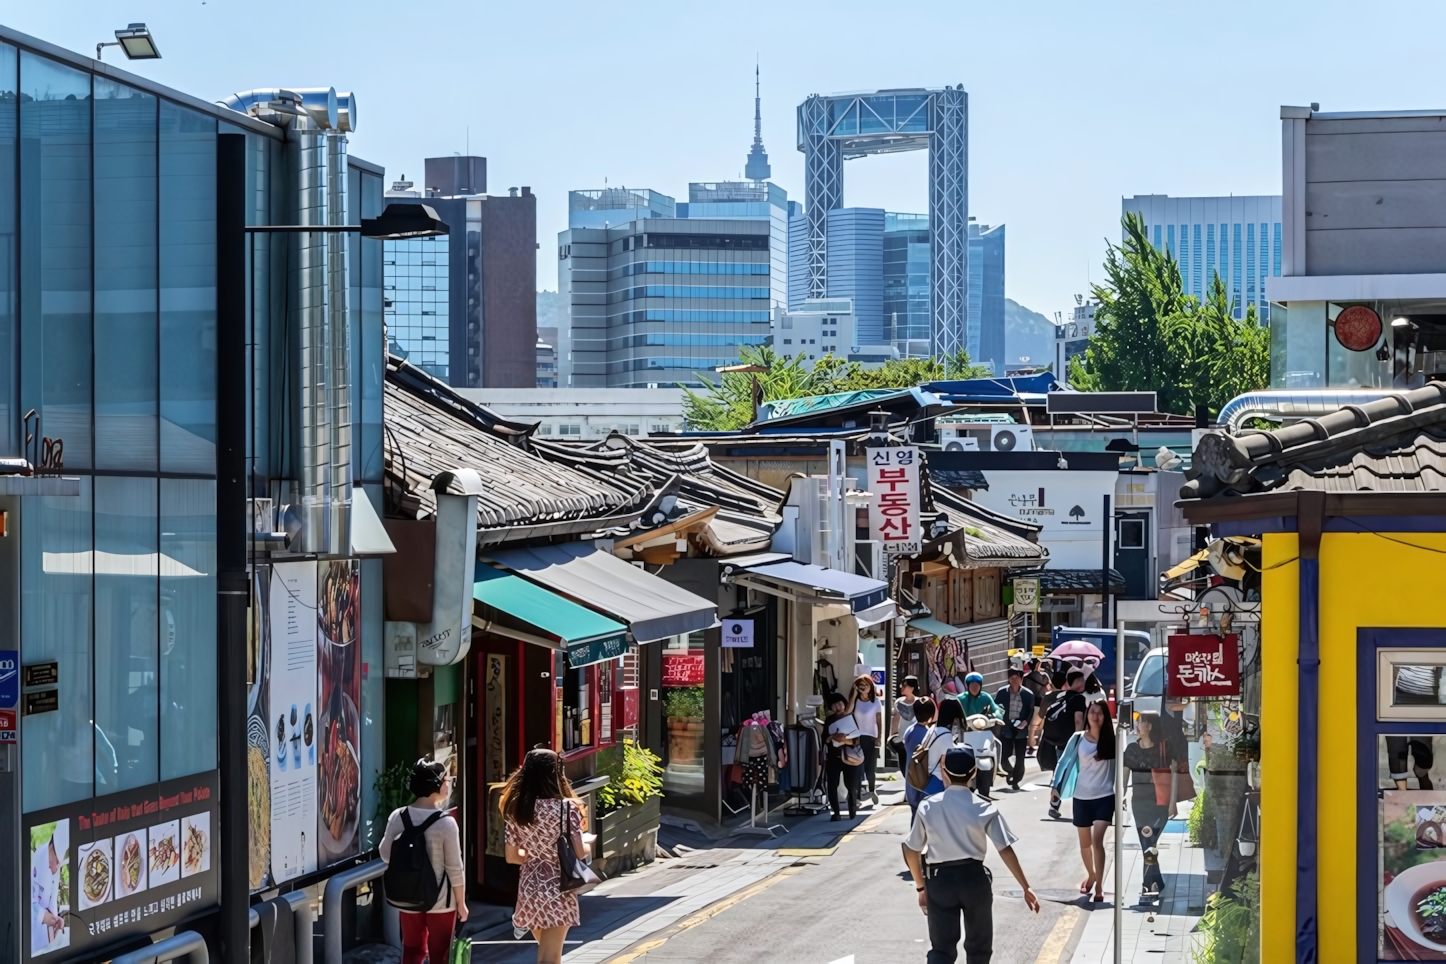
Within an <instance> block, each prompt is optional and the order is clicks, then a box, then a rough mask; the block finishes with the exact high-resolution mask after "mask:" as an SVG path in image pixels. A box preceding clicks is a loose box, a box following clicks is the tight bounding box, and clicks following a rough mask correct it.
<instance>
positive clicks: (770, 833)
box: [728, 783, 788, 837]
mask: <svg viewBox="0 0 1446 964" xmlns="http://www.w3.org/2000/svg"><path fill="white" fill-rule="evenodd" d="M768 813H769V808H768V788H767V787H764V788H763V821H764V822H763V823H761V824H760V823H759V822H758V784H756V783H755V784H753V786H752V788H751V793H750V795H749V801H748V825H747V826H746V827H738V828H736V829H734V831H733V832H732V833H730V834H729V835H728V836H730V837H738V836H743V835H747V836H750V837H776V836H778V833H777V831H779V830H782V831H783V832H784V833H788V828H787V827H785V826H784V825H783V824H781V823H769V822H768Z"/></svg>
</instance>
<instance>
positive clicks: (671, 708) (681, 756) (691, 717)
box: [663, 686, 703, 766]
mask: <svg viewBox="0 0 1446 964" xmlns="http://www.w3.org/2000/svg"><path fill="white" fill-rule="evenodd" d="M663 715H664V716H666V717H667V718H668V763H670V764H676V765H682V766H701V765H702V764H703V687H701V686H681V687H677V688H674V689H670V690H668V691H667V694H666V695H665V696H664V697H663Z"/></svg>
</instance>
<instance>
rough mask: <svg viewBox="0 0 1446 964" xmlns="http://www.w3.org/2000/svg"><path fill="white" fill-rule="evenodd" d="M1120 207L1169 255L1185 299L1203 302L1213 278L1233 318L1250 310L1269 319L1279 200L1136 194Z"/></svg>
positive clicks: (1278, 238) (1277, 274)
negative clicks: (1268, 287)
mask: <svg viewBox="0 0 1446 964" xmlns="http://www.w3.org/2000/svg"><path fill="white" fill-rule="evenodd" d="M1120 207H1121V209H1122V210H1121V213H1122V214H1129V213H1130V212H1135V213H1137V214H1139V215H1140V216H1141V217H1142V218H1144V220H1145V230H1146V232H1147V233H1148V236H1149V238H1150V243H1151V244H1153V245H1154V246H1155V247H1156V248H1158V249H1160V250H1161V251H1169V252H1170V253H1171V254H1172V255H1174V257H1175V260H1176V261H1178V262H1179V264H1180V279H1181V281H1182V282H1184V286H1185V293H1186V294H1188V295H1194V296H1195V297H1196V298H1201V299H1204V298H1205V297H1207V296H1208V295H1209V293H1210V279H1211V278H1212V277H1214V276H1216V275H1219V277H1220V280H1221V281H1223V282H1224V283H1225V293H1226V294H1227V295H1228V296H1229V298H1230V301H1231V304H1233V305H1234V310H1235V317H1236V318H1244V317H1245V309H1246V306H1247V305H1254V306H1255V308H1256V311H1258V312H1259V315H1260V319H1261V320H1262V321H1265V320H1268V319H1269V317H1270V303H1269V302H1268V301H1266V298H1265V279H1266V278H1278V277H1280V244H1281V221H1282V219H1281V216H1280V195H1278V194H1263V195H1248V196H1240V197H1233V196H1232V197H1170V196H1168V195H1165V194H1137V195H1135V196H1134V197H1132V198H1126V199H1124V200H1123V201H1122V202H1121V204H1120Z"/></svg>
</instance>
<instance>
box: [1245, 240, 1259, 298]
mask: <svg viewBox="0 0 1446 964" xmlns="http://www.w3.org/2000/svg"><path fill="white" fill-rule="evenodd" d="M1245 300H1246V301H1247V302H1248V303H1250V304H1255V303H1257V302H1258V300H1259V299H1258V297H1257V295H1256V291H1255V222H1254V221H1252V222H1250V223H1249V224H1247V225H1246V226H1245Z"/></svg>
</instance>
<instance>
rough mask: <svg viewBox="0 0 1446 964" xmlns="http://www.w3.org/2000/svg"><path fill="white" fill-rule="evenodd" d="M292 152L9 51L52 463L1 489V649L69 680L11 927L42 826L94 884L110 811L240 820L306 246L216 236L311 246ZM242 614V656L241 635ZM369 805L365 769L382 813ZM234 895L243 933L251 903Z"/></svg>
mask: <svg viewBox="0 0 1446 964" xmlns="http://www.w3.org/2000/svg"><path fill="white" fill-rule="evenodd" d="M334 110H335V108H333V112H334ZM294 151H295V146H294V145H293V144H291V143H290V142H288V135H287V131H286V130H284V129H283V128H282V127H279V126H274V125H272V124H268V123H265V122H262V121H260V120H257V119H255V118H253V117H250V116H247V115H245V114H241V113H238V112H236V111H232V110H229V109H226V108H223V107H219V106H217V105H216V104H214V103H212V102H210V101H209V100H203V99H200V98H196V97H192V96H189V95H186V94H183V93H181V92H179V91H175V90H171V89H169V88H165V87H162V86H159V85H156V84H153V83H151V82H149V81H146V80H145V79H143V78H139V77H135V76H132V75H129V74H127V73H125V72H124V71H122V70H119V69H117V68H116V67H114V66H110V65H106V66H105V67H103V68H102V67H101V66H100V65H98V64H97V63H96V62H95V61H93V60H91V59H90V58H89V57H84V56H81V55H79V54H75V53H72V52H69V51H65V50H61V49H59V48H56V47H54V46H52V45H50V44H46V43H44V42H42V41H39V40H36V39H34V38H30V37H26V36H24V35H22V34H18V33H15V32H13V31H10V30H8V29H5V28H0V198H5V199H6V200H5V201H4V202H3V203H0V458H5V459H10V460H19V459H26V460H29V461H30V462H32V463H35V464H37V467H38V465H39V463H40V462H41V460H42V459H44V458H45V457H46V454H47V453H49V455H50V457H51V461H50V469H51V471H50V472H49V473H48V474H46V475H44V476H40V475H37V476H26V475H24V474H22V473H18V472H16V471H15V468H16V465H15V463H10V464H8V465H4V466H3V467H0V510H3V512H4V516H3V519H4V522H3V524H0V537H3V538H0V651H7V652H5V653H4V658H5V659H7V660H15V661H18V662H19V663H20V664H21V665H24V666H38V667H45V668H46V674H47V675H46V676H45V678H46V679H49V680H50V682H49V683H46V684H44V685H45V686H46V687H47V688H46V689H44V690H42V691H39V693H38V694H37V695H39V696H41V697H43V699H39V700H36V701H34V702H33V706H32V709H33V710H34V711H33V712H30V711H27V712H25V713H24V714H21V715H20V718H19V720H18V725H17V729H18V739H17V740H16V741H15V742H14V743H7V744H6V745H0V753H3V754H4V755H5V759H6V761H7V762H8V764H10V765H7V766H6V767H0V771H3V773H0V835H3V837H4V840H3V846H0V851H3V852H4V853H7V854H8V855H10V858H11V859H10V860H9V861H6V862H0V863H3V866H0V876H3V878H4V879H3V880H0V902H3V904H0V906H3V908H4V911H5V914H6V919H8V920H12V921H14V920H21V921H24V920H27V919H28V918H29V917H30V914H28V913H27V912H26V908H27V907H28V906H29V904H28V903H27V901H28V896H27V893H26V892H24V891H22V890H20V889H19V887H18V879H19V878H20V876H21V875H22V873H23V874H25V875H26V876H27V877H28V874H29V872H30V870H31V868H32V862H31V855H30V851H29V849H28V843H29V841H30V840H31V834H30V830H31V829H33V828H34V827H35V826H37V825H38V826H41V827H45V828H50V830H49V831H47V832H54V827H57V826H66V827H70V828H72V829H71V834H72V836H71V837H70V840H69V846H70V847H71V848H72V849H71V850H70V851H69V855H70V856H69V858H68V859H69V861H70V862H69V863H67V866H69V867H71V871H70V874H71V876H70V880H71V881H72V882H78V878H77V876H76V872H77V871H76V869H75V865H74V855H75V850H74V848H76V847H79V846H83V845H87V844H89V843H90V842H91V841H92V838H95V839H96V840H98V839H99V838H101V837H104V836H106V835H107V834H108V833H109V831H108V830H101V829H99V826H98V825H97V826H96V827H95V828H91V825H90V819H91V814H92V808H98V809H99V810H100V811H102V812H104V811H105V810H106V809H107V808H108V807H111V806H119V805H120V803H124V804H125V805H127V806H129V805H130V804H131V803H132V801H136V802H137V806H139V803H140V802H144V801H147V800H149V801H155V800H157V799H161V800H162V805H165V804H164V800H165V795H166V794H168V793H170V792H172V791H171V789H169V788H171V787H172V785H173V784H176V785H179V784H178V783H177V781H186V786H187V787H191V786H196V787H210V786H213V785H219V786H220V788H221V791H222V793H224V794H229V795H231V799H232V800H233V801H234V800H237V799H239V800H243V801H244V799H245V797H246V785H245V781H244V779H243V781H242V783H241V785H240V786H237V785H235V784H234V783H231V784H228V783H227V778H226V775H225V774H226V772H227V771H226V766H227V760H226V759H225V758H224V755H223V754H222V753H221V750H220V743H219V741H220V739H221V736H222V732H223V729H224V726H225V724H224V722H223V719H222V707H224V706H225V705H226V703H225V697H226V696H227V695H228V694H229V695H230V696H233V697H234V696H235V695H236V694H237V693H239V694H240V697H239V698H240V699H241V700H243V701H244V698H245V686H246V683H247V680H245V679H241V678H234V679H230V680H229V682H230V683H231V684H232V685H233V686H234V687H235V688H234V689H226V688H224V687H222V686H221V680H222V679H223V677H224V675H225V674H223V672H222V670H221V666H222V665H223V664H222V663H221V659H222V657H223V656H224V655H225V654H228V653H244V652H245V650H246V648H247V642H248V640H247V634H246V623H245V612H246V610H245V605H246V603H245V602H244V599H245V598H246V592H245V579H246V571H245V563H246V551H245V549H244V548H241V547H242V546H243V544H244V543H246V539H247V537H246V534H245V530H244V528H243V527H242V525H241V520H242V519H243V518H244V512H245V508H246V506H245V500H246V499H247V498H249V497H256V498H268V499H275V500H277V501H284V500H288V499H290V498H291V497H292V496H293V494H294V492H295V488H294V486H295V479H296V478H297V475H298V469H299V466H298V461H299V460H298V457H297V442H296V435H297V433H296V430H295V427H294V423H293V418H294V416H295V415H296V411H297V406H298V388H297V367H298V366H297V358H296V355H295V352H294V351H293V349H292V342H291V340H290V339H291V337H293V336H294V334H295V328H294V327H293V328H289V326H288V312H294V311H295V307H294V305H295V299H294V298H293V297H290V296H289V295H288V290H287V289H288V286H289V284H290V283H291V277H290V275H291V273H290V271H289V270H288V267H289V266H288V259H289V254H290V246H291V245H292V244H294V243H295V242H294V241H292V240H291V238H290V237H289V236H287V235H280V234H273V235H267V234H261V233H258V234H246V235H243V233H242V231H241V228H242V225H241V223H240V221H239V220H233V221H232V222H230V223H231V224H232V226H233V230H231V231H229V232H228V231H226V230H225V227H226V224H225V223H223V220H222V217H221V215H220V213H219V212H221V211H223V210H229V211H230V212H231V213H233V214H234V213H235V212H237V211H241V210H243V209H244V220H245V223H246V224H250V225H263V224H295V223H297V219H298V212H297V210H296V204H295V203H294V197H295V190H294V183H293V182H294V176H295V175H294V170H293V166H292V162H293V160H294V158H293V152H294ZM340 156H341V158H342V159H343V161H345V162H346V164H347V166H346V167H345V168H343V169H342V171H341V177H342V178H343V179H344V180H345V185H346V190H345V191H344V192H341V193H343V194H345V195H346V196H349V198H350V204H349V205H347V206H346V207H345V212H346V214H345V216H346V217H347V218H348V219H349V223H353V224H356V223H359V222H360V220H361V219H362V218H364V217H367V218H370V217H376V216H377V215H378V214H379V213H380V201H381V170H380V169H379V168H377V167H375V166H374V165H371V164H368V163H367V162H365V161H362V160H360V159H357V158H351V159H350V161H346V154H345V153H344V152H343V153H342V154H341V155H340ZM228 205H229V207H228ZM238 217H239V216H238ZM337 237H341V235H337ZM333 250H334V251H335V250H340V252H341V253H342V257H341V258H340V259H333V262H332V266H333V267H334V268H335V269H337V270H336V271H335V272H334V275H333V276H334V277H337V278H340V277H341V274H340V269H341V268H342V267H345V269H346V278H347V284H348V285H349V287H348V288H343V289H341V290H342V291H343V292H344V296H343V300H344V301H345V302H346V304H345V307H344V308H343V309H342V310H341V311H340V312H336V313H333V315H332V316H331V317H332V318H333V319H335V320H336V321H337V322H338V323H339V324H340V325H341V326H342V327H343V328H344V333H345V336H346V338H347V340H348V341H349V343H350V346H351V354H350V368H349V370H347V371H346V376H347V378H349V380H350V386H351V395H350V405H351V411H350V413H349V416H348V418H349V431H350V438H349V447H350V453H351V454H350V458H351V478H352V479H354V480H356V481H357V482H359V483H364V488H365V491H366V493H367V497H369V498H370V499H371V501H372V504H373V505H374V506H379V505H380V498H381V481H382V448H381V440H382V426H381V422H382V407H381V386H382V381H381V379H382V375H383V373H384V371H385V358H384V357H383V348H382V313H381V312H382V309H381V267H382V265H381V254H382V252H381V244H380V242H375V241H365V240H361V239H360V238H359V237H357V236H356V235H355V234H353V235H351V238H350V239H349V240H347V241H345V242H341V247H340V248H339V249H333ZM228 291H229V292H231V293H232V294H233V295H234V297H231V298H227V297H225V292H228ZM225 318H229V319H230V320H231V323H230V325H229V326H228V325H225V324H223V323H222V319H225ZM227 385H230V386H233V390H232V391H230V392H228V391H226V390H224V389H223V386H227ZM27 413H33V416H32V417H31V418H30V419H29V420H28V424H25V423H23V422H22V417H23V416H25V415H26V414H27ZM27 429H28V432H29V434H30V435H32V436H33V440H29V444H27V437H26V430H27ZM42 439H43V440H44V442H42ZM228 453H237V454H236V455H228ZM242 455H244V465H243V464H241V463H240V462H239V458H240V456H242ZM228 458H229V459H231V460H232V462H231V467H230V468H228V469H226V470H225V471H221V470H220V467H224V466H226V464H227V462H226V459H228ZM227 493H229V495H228V494H227ZM218 518H219V519H222V520H226V519H228V518H229V519H230V520H231V521H232V523H234V524H221V523H218ZM269 521H270V520H268V522H269ZM228 554H229V555H228ZM228 559H229V560H230V562H229V563H228ZM237 565H239V566H240V569H239V571H238V570H237V568H236V566H237ZM363 566H364V569H363V580H364V584H366V585H368V586H369V587H370V588H369V592H370V593H371V602H367V601H365V597H364V601H363V603H362V607H361V609H362V626H363V637H362V638H363V644H362V645H363V647H364V648H363V655H362V658H363V659H364V660H369V661H371V663H372V665H376V666H380V665H381V660H382V654H381V595H380V591H379V587H380V563H379V562H377V563H371V562H368V563H364V564H363ZM228 578H229V579H231V582H230V583H229V584H228V582H227V580H228ZM238 596H239V597H240V598H241V599H242V600H243V602H242V603H241V610H240V612H241V619H240V622H239V627H240V628H239V637H237V636H229V635H227V634H228V632H230V630H231V629H234V628H235V627H236V626H237V625H238V624H237V623H236V622H231V623H228V622H227V619H226V613H227V612H228V611H230V612H235V611H236V609H235V607H236V602H235V599H236V597H238ZM228 607H229V609H228ZM370 647H374V649H370ZM12 650H13V651H14V652H8V651H12ZM9 669H10V670H11V672H12V673H13V671H14V666H13V664H12V665H11V666H10V667H9ZM379 684H380V677H379V676H378V678H377V679H376V681H375V683H374V684H371V685H366V686H365V687H364V694H366V695H364V699H366V697H367V696H370V698H371V699H372V700H373V704H372V705H373V706H374V710H373V712H372V715H370V716H368V715H367V714H366V713H364V714H363V718H364V719H365V720H366V722H365V723H364V725H363V726H362V728H361V732H359V733H358V739H359V743H360V750H361V752H362V755H363V759H364V760H368V762H375V763H378V764H380V762H381V761H382V760H383V758H384V753H383V752H382V751H381V746H382V744H381V742H380V739H381V733H382V714H381V693H380V691H379V689H378V686H379ZM232 722H233V723H234V724H235V725H236V726H240V727H241V728H243V729H244V724H243V722H241V721H235V720H233V721H232ZM243 749H244V748H243ZM368 753H370V754H371V755H370V757H369V758H368V757H367V754H368ZM244 755H245V754H244V753H243V754H241V755H240V756H241V757H244ZM243 765H244V764H243ZM218 770H219V773H220V776H219V777H218V776H217V774H218ZM217 780H219V781H220V782H219V784H216V782H215V781H217ZM374 781H375V773H373V772H372V771H371V770H370V769H367V770H364V772H363V774H362V775H361V783H362V786H363V789H362V795H363V804H362V805H363V806H365V807H371V808H373V809H374V808H375V806H376V798H375V791H374V789H372V785H373V783H374ZM185 792H186V794H187V798H188V799H189V797H190V794H191V790H190V789H187V790H186V791H185ZM114 794H122V795H123V796H121V797H114V796H112V795H114ZM125 795H129V796H125ZM217 796H218V797H219V796H220V794H218V795H217ZM368 798H370V802H369V803H368V802H366V801H367V799H368ZM107 800H108V801H109V802H105V803H99V802H93V801H107ZM221 805H222V806H223V807H224V806H226V804H224V803H223V804H221ZM240 806H241V812H242V813H243V814H244V803H243V804H241V805H240ZM114 812H115V811H111V813H112V819H114ZM145 812H146V813H150V812H151V811H149V810H147V811H145ZM222 812H224V810H223V811H222ZM367 812H370V810H368V811H367ZM139 815H140V811H139V810H137V811H136V816H139ZM121 819H122V820H124V819H125V816H124V813H122V816H121ZM156 819H157V820H164V819H165V818H164V817H158V818H156ZM240 819H241V821H242V822H244V820H245V818H244V816H242V817H241V818H240ZM213 826H214V825H213ZM214 829H215V830H216V831H217V833H216V836H215V837H214V838H213V840H212V843H214V846H213V847H212V848H211V850H210V851H209V852H210V853H212V857H211V860H212V861H213V864H212V869H213V870H214V869H216V868H217V867H219V866H221V860H222V854H223V853H224V854H225V855H226V859H228V860H231V861H233V865H234V866H239V867H242V873H243V874H244V864H245V863H246V857H245V854H244V853H240V854H238V853H235V852H234V851H232V850H230V849H229V845H226V844H223V843H222V841H221V828H220V827H219V826H214ZM82 831H84V832H85V833H84V837H83V838H82V837H81V836H80V835H81V832H82ZM360 832H361V831H359V833H360ZM17 834H18V836H16V835H17ZM141 839H142V840H144V836H142V838H141ZM120 840H121V838H120V837H117V838H116V850H115V859H116V861H117V862H119V861H120V860H121V856H120V846H121V844H120ZM374 845H375V841H372V842H370V843H368V844H367V846H374ZM208 846H210V844H208ZM141 847H142V848H143V852H144V847H145V844H144V843H142V844H141ZM117 872H119V871H117ZM221 872H222V873H225V870H224V869H223V870H222V871H221ZM119 879H120V878H119V877H117V878H116V880H119ZM207 879H208V881H209V880H210V878H207ZM197 881H198V886H200V884H199V881H200V878H197ZM206 887H207V889H206V892H205V894H204V896H199V895H200V894H201V892H200V891H199V890H198V891H197V894H198V896H197V897H196V898H195V902H194V903H192V904H191V905H189V908H188V909H187V910H186V911H184V912H176V913H171V914H170V915H169V916H167V913H168V912H167V911H159V912H156V913H155V914H153V913H152V912H151V911H150V910H147V911H146V912H145V913H146V917H145V918H144V919H143V917H142V914H141V912H140V911H139V910H135V911H132V910H127V911H126V916H125V919H124V920H123V921H122V920H120V918H119V917H118V916H114V915H111V916H108V917H107V918H106V920H107V924H106V926H105V927H99V928H97V927H92V928H91V929H89V930H87V923H86V922H87V921H92V920H99V919H101V916H100V915H99V914H92V915H84V914H83V915H82V916H78V917H72V918H71V920H70V922H69V925H68V932H69V934H68V936H67V938H66V939H67V941H68V942H69V943H68V944H67V945H66V946H58V945H57V946H52V947H50V948H40V949H39V950H41V951H42V952H44V953H46V956H45V958H44V959H45V960H46V961H57V962H60V961H65V960H70V959H98V958H109V957H110V956H112V955H111V953H110V952H109V951H105V950H104V948H105V947H107V946H111V947H112V948H113V945H114V943H116V942H118V941H123V940H134V938H135V936H136V934H137V933H143V932H145V931H146V930H152V931H154V930H157V929H162V928H165V927H167V926H170V925H173V924H175V923H177V922H179V921H180V920H181V919H182V918H184V917H185V916H187V915H190V916H195V915H196V914H198V913H200V912H204V911H206V910H208V909H209V908H210V907H212V906H214V905H215V903H216V901H217V900H218V897H217V886H216V885H215V884H214V883H207V884H206ZM71 888H72V894H74V893H75V888H76V883H72V885H71ZM224 896H225V897H226V899H233V900H236V901H239V903H240V908H241V919H242V920H243V921H244V917H245V914H244V905H245V903H246V902H247V894H246V892H245V888H244V887H243V888H242V890H241V892H240V893H233V892H232V893H226V894H225V895H224ZM12 899H14V900H15V901H16V903H14V904H12V903H10V901H11V900H12ZM157 899H158V900H159V898H157ZM172 899H173V898H171V897H167V898H166V900H167V901H170V900H172ZM175 906H177V907H179V906H181V905H179V904H177V905H175ZM77 909H78V908H75V907H72V911H73V912H74V911H75V910H77ZM110 909H112V908H107V910H110ZM132 915H133V916H132ZM112 917H113V919H112ZM147 923H149V927H147V926H146V924H147ZM132 924H134V926H132ZM33 933H34V932H33V930H32V929H31V928H29V927H25V926H21V927H16V928H10V929H9V930H8V931H7V932H6V936H4V937H3V938H0V959H6V960H26V959H29V957H30V955H31V954H32V952H33V951H34V950H36V948H35V946H34V944H33V942H32V941H31V938H32V936H33ZM42 933H43V930H42ZM107 942H109V944H107Z"/></svg>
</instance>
